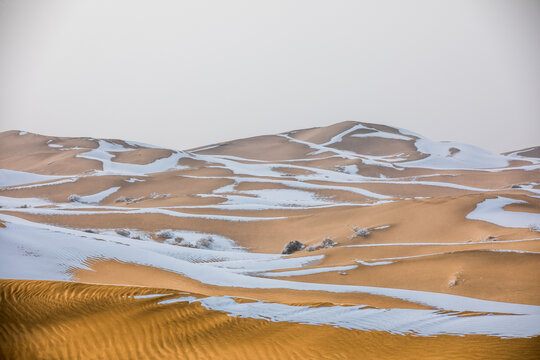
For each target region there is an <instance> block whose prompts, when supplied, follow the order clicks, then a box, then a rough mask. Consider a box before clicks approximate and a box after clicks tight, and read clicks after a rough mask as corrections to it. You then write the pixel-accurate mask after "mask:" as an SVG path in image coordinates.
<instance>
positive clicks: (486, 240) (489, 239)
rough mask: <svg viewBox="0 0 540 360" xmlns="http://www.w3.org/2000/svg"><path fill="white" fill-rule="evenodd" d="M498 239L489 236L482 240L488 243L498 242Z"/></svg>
mask: <svg viewBox="0 0 540 360" xmlns="http://www.w3.org/2000/svg"><path fill="white" fill-rule="evenodd" d="M496 240H497V237H496V236H493V235H488V236H486V237H485V238H483V239H482V242H488V241H496Z"/></svg>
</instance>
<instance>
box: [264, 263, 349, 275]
mask: <svg viewBox="0 0 540 360" xmlns="http://www.w3.org/2000/svg"><path fill="white" fill-rule="evenodd" d="M357 267H358V266H356V265H349V266H329V267H319V268H312V269H301V270H291V271H280V272H266V273H262V274H259V275H262V276H269V277H290V276H302V275H312V274H320V273H324V272H334V271H347V270H353V269H356V268H357Z"/></svg>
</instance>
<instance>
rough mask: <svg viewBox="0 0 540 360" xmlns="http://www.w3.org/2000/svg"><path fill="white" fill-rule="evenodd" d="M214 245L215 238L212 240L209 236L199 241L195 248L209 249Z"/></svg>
mask: <svg viewBox="0 0 540 360" xmlns="http://www.w3.org/2000/svg"><path fill="white" fill-rule="evenodd" d="M213 243H214V238H212V237H211V236H207V237H203V238H200V239H199V240H197V242H196V243H195V247H197V248H207V249H208V248H209V247H211V246H212V244H213Z"/></svg>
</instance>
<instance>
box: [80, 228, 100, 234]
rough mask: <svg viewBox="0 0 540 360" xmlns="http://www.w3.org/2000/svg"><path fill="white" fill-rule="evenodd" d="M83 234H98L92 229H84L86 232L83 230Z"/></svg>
mask: <svg viewBox="0 0 540 360" xmlns="http://www.w3.org/2000/svg"><path fill="white" fill-rule="evenodd" d="M83 231H84V232H86V233H90V234H97V233H98V232H97V231H96V230H93V229H86V230H83Z"/></svg>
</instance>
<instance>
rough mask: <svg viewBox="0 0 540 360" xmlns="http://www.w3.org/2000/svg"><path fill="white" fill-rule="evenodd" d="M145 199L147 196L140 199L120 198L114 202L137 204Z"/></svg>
mask: <svg viewBox="0 0 540 360" xmlns="http://www.w3.org/2000/svg"><path fill="white" fill-rule="evenodd" d="M145 198H146V197H145V196H141V197H138V198H132V197H125V196H120V197H119V198H118V199H116V200H115V201H114V202H117V203H119V202H126V203H136V202H139V201H141V200H144V199H145Z"/></svg>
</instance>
